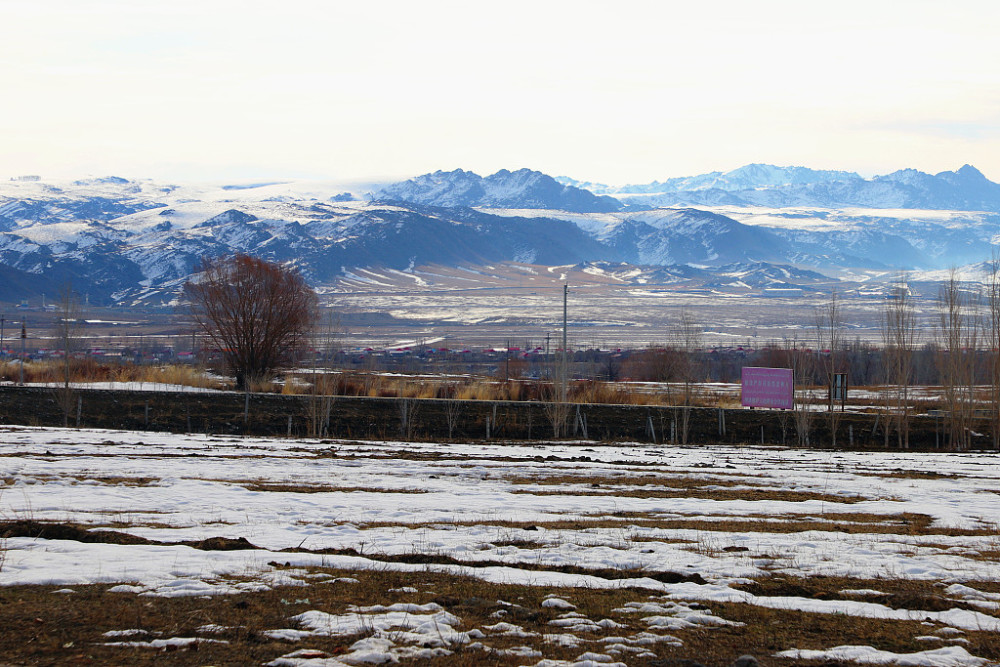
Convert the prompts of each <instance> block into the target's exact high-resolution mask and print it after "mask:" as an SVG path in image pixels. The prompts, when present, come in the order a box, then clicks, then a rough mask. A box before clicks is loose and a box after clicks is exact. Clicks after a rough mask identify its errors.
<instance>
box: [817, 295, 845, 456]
mask: <svg viewBox="0 0 1000 667" xmlns="http://www.w3.org/2000/svg"><path fill="white" fill-rule="evenodd" d="M816 333H817V336H816V340H817V343H818V345H819V355H820V357H819V358H820V361H821V363H822V364H823V371H824V373H823V375H824V376H825V380H826V386H827V391H828V395H827V416H828V418H829V422H830V445H831V446H832V447H836V446H837V426H838V424H839V422H840V411H839V410H837V409H836V408H837V406H836V405H835V402H836V397H835V396H834V390H833V388H834V376H835V375H836V374H837V373H840V372H841V370H842V366H841V357H842V356H843V349H842V348H843V347H844V319H843V313H842V312H841V308H840V296H839V295H838V294H837V290H836V289H834V290H833V291H831V292H830V300H829V301H827V302H826V304H825V305H823V306H821V307H820V308H819V309H818V310H817V311H816Z"/></svg>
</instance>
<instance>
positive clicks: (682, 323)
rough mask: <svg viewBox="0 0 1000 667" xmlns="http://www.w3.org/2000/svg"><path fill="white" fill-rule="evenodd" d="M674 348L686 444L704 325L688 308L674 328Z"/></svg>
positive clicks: (682, 441)
mask: <svg viewBox="0 0 1000 667" xmlns="http://www.w3.org/2000/svg"><path fill="white" fill-rule="evenodd" d="M673 333H674V339H675V340H674V345H673V347H674V349H675V350H676V351H677V352H678V353H679V354H678V355H677V357H676V363H677V366H676V371H677V378H678V380H679V381H680V383H681V423H680V425H679V433H678V435H679V436H680V441H681V444H684V445H686V444H687V442H688V435H689V434H690V425H691V407H692V405H693V404H694V393H695V391H694V389H695V382H696V381H697V380H698V379H699V378H698V370H699V365H698V359H697V356H696V355H697V353H698V348H699V347H700V346H701V336H702V327H701V325H699V324H698V322H697V321H696V320H695V318H694V315H692V314H691V312H690V311H689V310H687V309H684V310H681V313H680V318H679V320H678V322H677V327H676V328H675V330H674V332H673Z"/></svg>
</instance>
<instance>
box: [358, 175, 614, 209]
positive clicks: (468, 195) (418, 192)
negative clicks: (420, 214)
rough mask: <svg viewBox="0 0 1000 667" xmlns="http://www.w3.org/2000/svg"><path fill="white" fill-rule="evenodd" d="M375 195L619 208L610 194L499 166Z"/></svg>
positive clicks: (429, 201)
mask: <svg viewBox="0 0 1000 667" xmlns="http://www.w3.org/2000/svg"><path fill="white" fill-rule="evenodd" d="M377 195H378V198H379V199H382V200H387V201H405V202H412V203H415V204H424V205H431V206H443V207H454V206H477V207H489V208H540V209H556V210H565V211H577V212H606V211H616V210H618V209H620V208H621V203H620V202H618V201H617V200H615V199H612V198H611V197H599V196H597V195H594V194H593V193H591V192H589V191H587V190H582V189H580V188H577V187H574V186H572V185H566V184H562V183H559V182H558V181H556V180H555V179H554V178H552V177H551V176H547V175H546V174H543V173H541V172H537V171H531V170H530V169H519V170H517V171H513V172H512V171H508V170H506V169H501V170H500V171H498V172H496V173H495V174H492V175H490V176H486V177H485V178H484V177H481V176H479V175H478V174H474V173H472V172H471V171H464V170H462V169H456V170H455V171H448V172H445V171H436V172H434V173H432V174H424V175H422V176H418V177H416V178H412V179H410V180H408V181H404V182H402V183H394V184H392V185H387V186H385V187H383V188H382V189H381V190H379V191H378V193H377Z"/></svg>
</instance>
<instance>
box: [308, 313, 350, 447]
mask: <svg viewBox="0 0 1000 667" xmlns="http://www.w3.org/2000/svg"><path fill="white" fill-rule="evenodd" d="M320 319H324V320H325V322H324V324H323V327H321V329H320V330H317V331H316V332H315V334H314V347H315V350H314V353H313V359H312V364H313V367H312V391H311V393H310V397H309V401H308V403H307V407H306V417H307V420H308V423H309V434H310V435H311V436H313V437H316V438H325V437H327V436H329V435H330V415H331V414H332V412H333V405H334V403H335V402H336V400H337V395H338V394H339V393H340V389H341V374H340V373H339V372H338V371H337V370H336V369H334V368H333V367H332V366H333V360H334V359H335V358H336V353H337V350H336V348H337V345H338V340H339V335H338V334H339V330H340V320H339V318H338V317H337V315H336V314H335V313H334V312H332V311H331V312H330V313H329V314H328V316H327V317H325V318H321V317H320V316H319V315H317V316H316V318H315V320H316V321H317V322H318V321H319V320H320ZM321 359H322V360H323V361H325V362H326V364H325V368H324V369H323V372H322V373H321V372H320V369H319V363H320V360H321Z"/></svg>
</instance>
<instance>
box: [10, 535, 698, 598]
mask: <svg viewBox="0 0 1000 667" xmlns="http://www.w3.org/2000/svg"><path fill="white" fill-rule="evenodd" d="M0 537H30V538H40V539H46V540H73V541H75V542H86V543H94V544H98V543H99V544H139V545H152V546H186V547H192V548H194V549H201V550H202V551H237V550H243V549H260V548H261V547H258V546H257V545H255V544H252V543H250V542H248V541H247V540H246V538H243V537H239V538H236V539H232V538H229V537H210V538H208V539H204V540H199V541H187V542H161V541H159V540H150V539H146V538H144V537H137V536H135V535H130V534H129V533H122V532H119V531H115V530H88V529H86V528H83V527H81V526H76V525H73V524H68V523H46V522H41V521H9V522H5V523H0ZM282 553H309V554H324V555H335V556H357V557H360V558H366V559H368V560H373V561H377V562H383V563H412V564H423V565H456V566H461V567H474V568H481V567H512V568H516V569H519V570H528V571H532V572H561V573H563V574H576V575H581V576H593V577H601V578H603V579H639V578H646V579H654V580H656V581H659V582H662V583H665V584H677V583H683V582H692V583H696V584H705V583H708V582H706V581H705V580H704V579H703V578H702V577H701V575H700V574H698V573H692V574H681V573H679V572H646V571H644V570H616V569H611V568H598V569H590V568H585V567H579V566H576V565H559V566H548V565H544V564H541V563H504V562H501V561H463V560H458V559H456V558H452V557H451V556H445V555H440V554H438V555H431V554H395V555H393V554H362V553H359V552H358V551H356V550H354V549H315V550H311V549H303V548H294V549H282ZM269 565H271V566H272V567H281V566H282V565H281V563H276V562H271V563H269Z"/></svg>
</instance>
